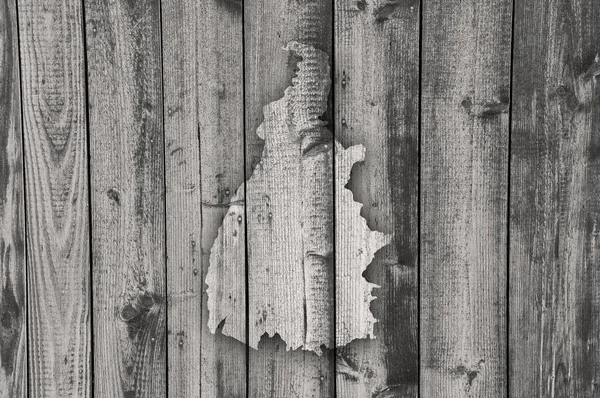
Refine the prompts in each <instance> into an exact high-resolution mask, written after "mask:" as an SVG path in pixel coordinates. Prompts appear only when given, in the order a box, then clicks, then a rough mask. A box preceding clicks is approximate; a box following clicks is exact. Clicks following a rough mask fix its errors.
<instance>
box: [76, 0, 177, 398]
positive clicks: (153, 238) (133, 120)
mask: <svg viewBox="0 0 600 398" xmlns="http://www.w3.org/2000/svg"><path fill="white" fill-rule="evenodd" d="M85 11H86V32H87V55H88V84H89V115H90V137H91V159H90V162H91V163H90V165H91V177H92V178H91V188H92V197H91V199H92V236H93V241H92V243H93V245H92V255H93V264H94V270H93V271H94V272H93V282H94V345H95V346H94V373H95V394H96V395H98V396H102V397H104V396H106V397H131V396H135V397H163V396H164V395H165V393H166V380H167V369H166V353H165V347H166V320H165V316H166V291H165V235H164V234H165V224H164V223H165V220H164V164H163V155H164V152H163V151H164V148H163V144H164V143H163V141H164V136H163V102H162V91H161V85H162V83H161V47H160V11H159V3H158V2H156V1H149V0H147V1H136V2H131V1H127V0H114V1H108V2H106V1H100V0H86V1H85Z"/></svg>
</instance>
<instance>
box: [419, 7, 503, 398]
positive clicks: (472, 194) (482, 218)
mask: <svg viewBox="0 0 600 398" xmlns="http://www.w3.org/2000/svg"><path fill="white" fill-rule="evenodd" d="M511 14H512V3H511V1H509V0H500V1H497V0H493V1H492V0H484V1H481V0H469V1H447V0H424V2H423V27H422V29H423V41H422V54H421V57H422V58H421V59H422V80H421V82H422V100H421V101H422V104H421V106H422V108H421V109H422V114H421V120H422V122H421V134H422V135H421V138H422V147H421V151H422V155H421V156H422V157H421V159H422V163H421V164H422V168H421V192H422V193H421V249H420V251H421V305H420V307H421V336H420V338H421V380H420V385H421V393H422V395H423V396H426V397H429V396H431V397H438V396H443V397H467V396H474V397H503V396H506V394H507V391H506V383H507V380H506V373H507V368H506V349H507V348H506V313H507V308H506V307H507V304H506V271H507V252H506V243H507V185H508V138H509V125H508V123H509V115H508V108H509V96H510V59H511V57H510V54H511V18H512V15H511Z"/></svg>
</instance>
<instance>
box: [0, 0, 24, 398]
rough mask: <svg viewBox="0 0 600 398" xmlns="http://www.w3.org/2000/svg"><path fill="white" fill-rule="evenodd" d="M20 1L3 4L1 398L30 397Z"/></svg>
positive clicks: (0, 94) (0, 96) (0, 74)
mask: <svg viewBox="0 0 600 398" xmlns="http://www.w3.org/2000/svg"><path fill="white" fill-rule="evenodd" d="M22 133H23V132H22V129H21V87H20V78H19V43H18V31H17V13H16V2H15V1H4V2H2V4H0V398H13V397H14V398H25V397H26V396H27V351H26V350H27V320H26V314H27V312H26V311H27V309H26V301H25V291H26V285H25V244H24V242H25V219H24V209H25V204H24V199H23V195H24V193H23V189H24V187H23V154H22V149H21V148H22V145H23V142H22Z"/></svg>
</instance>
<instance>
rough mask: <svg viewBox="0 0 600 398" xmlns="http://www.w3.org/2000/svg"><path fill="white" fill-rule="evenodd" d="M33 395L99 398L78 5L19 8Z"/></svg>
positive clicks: (27, 0) (27, 1)
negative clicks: (95, 393)
mask: <svg viewBox="0 0 600 398" xmlns="http://www.w3.org/2000/svg"><path fill="white" fill-rule="evenodd" d="M18 14H19V27H20V31H19V36H20V39H21V40H20V48H21V66H22V69H21V76H22V90H23V91H22V94H23V102H22V104H23V135H24V148H25V149H24V160H25V177H26V179H25V181H26V187H25V191H26V205H27V207H26V214H27V264H28V273H27V274H28V275H27V279H28V289H27V295H28V329H29V342H30V343H29V360H30V365H29V386H30V394H31V395H32V396H35V397H54V396H69V397H87V396H90V395H91V372H90V369H91V357H90V353H91V351H92V347H91V329H90V261H89V245H90V243H89V217H88V150H87V146H88V140H87V136H88V131H87V127H86V111H85V97H86V93H85V69H84V68H85V63H84V46H83V43H84V37H83V17H82V4H81V2H80V1H76V0H68V1H45V2H43V3H41V2H38V1H32V0H24V1H19V8H18Z"/></svg>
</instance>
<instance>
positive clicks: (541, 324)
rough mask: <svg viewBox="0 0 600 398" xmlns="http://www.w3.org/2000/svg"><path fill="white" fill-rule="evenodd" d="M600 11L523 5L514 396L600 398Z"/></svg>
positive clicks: (515, 193) (517, 92) (515, 156)
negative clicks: (597, 74) (596, 75)
mask: <svg viewBox="0 0 600 398" xmlns="http://www.w3.org/2000/svg"><path fill="white" fill-rule="evenodd" d="M599 43H600V4H599V3H598V2H597V1H593V0H583V1H578V2H571V1H558V0H553V1H541V0H536V1H522V0H517V1H516V13H515V42H514V73H513V84H514V90H513V101H512V108H513V119H512V120H513V123H512V134H511V153H512V159H511V188H510V192H511V198H510V204H511V206H510V207H511V208H510V210H511V213H510V214H511V217H510V339H509V347H510V362H509V369H510V395H511V396H515V397H516V396H527V397H533V396H535V397H595V396H598V394H599V391H600V384H599V382H600V340H599V339H600V271H599V268H598V267H599V263H598V261H599V256H600V244H599V242H598V230H599V227H598V224H599V223H600V199H599V198H600V185H599V184H598V182H599V178H600V163H599V159H600V157H599V155H600V150H599V148H600V138H599V136H598V126H599V123H600V113H599V111H598V109H599V108H598V105H599V103H600V102H599V98H600V95H599V91H598V83H597V80H596V79H595V78H594V74H593V73H592V74H587V72H588V71H590V72H594V71H597V70H598V63H597V62H594V57H595V56H596V54H597V53H598V52H599V51H600V47H599Z"/></svg>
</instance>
